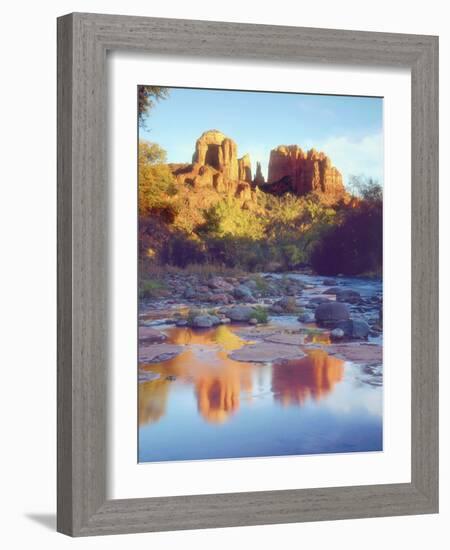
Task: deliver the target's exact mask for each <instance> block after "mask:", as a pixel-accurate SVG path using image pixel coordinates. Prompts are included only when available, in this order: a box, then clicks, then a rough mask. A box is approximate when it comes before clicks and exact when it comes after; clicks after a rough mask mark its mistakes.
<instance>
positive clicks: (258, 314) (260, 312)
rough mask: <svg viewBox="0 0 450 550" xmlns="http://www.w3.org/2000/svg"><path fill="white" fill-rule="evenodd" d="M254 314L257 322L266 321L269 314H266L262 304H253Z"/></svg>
mask: <svg viewBox="0 0 450 550" xmlns="http://www.w3.org/2000/svg"><path fill="white" fill-rule="evenodd" d="M253 310H254V312H255V313H254V314H253V315H252V317H253V318H255V319H256V320H257V321H258V323H263V324H265V323H267V322H268V321H269V316H268V314H267V309H266V308H265V307H262V306H255V307H254V308H253Z"/></svg>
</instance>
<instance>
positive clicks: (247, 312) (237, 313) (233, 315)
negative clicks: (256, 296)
mask: <svg viewBox="0 0 450 550" xmlns="http://www.w3.org/2000/svg"><path fill="white" fill-rule="evenodd" d="M226 315H227V317H228V318H229V319H230V320H231V321H238V322H247V321H249V320H250V319H251V318H252V317H254V316H255V310H254V309H253V308H252V307H250V306H234V307H232V308H231V309H229V310H228V311H227V312H226Z"/></svg>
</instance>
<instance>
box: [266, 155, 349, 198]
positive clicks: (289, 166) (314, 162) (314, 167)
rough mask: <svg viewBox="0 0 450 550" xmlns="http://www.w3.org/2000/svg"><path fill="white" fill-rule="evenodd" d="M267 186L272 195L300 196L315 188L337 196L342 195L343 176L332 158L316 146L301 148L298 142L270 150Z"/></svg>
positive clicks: (343, 192)
mask: <svg viewBox="0 0 450 550" xmlns="http://www.w3.org/2000/svg"><path fill="white" fill-rule="evenodd" d="M268 182H269V185H267V186H265V188H264V190H265V191H267V192H269V193H273V194H276V195H278V194H280V195H281V194H283V193H287V192H290V193H294V194H295V195H298V196H302V195H306V194H307V193H310V192H311V191H315V192H318V193H323V194H324V195H328V196H330V197H333V198H336V199H339V198H341V197H342V196H344V194H345V188H344V184H343V181H342V175H341V173H340V172H339V170H337V169H336V168H335V167H334V166H332V164H331V160H330V159H329V158H328V157H327V156H326V155H325V154H324V153H321V152H318V151H316V150H315V149H310V150H309V151H307V152H306V151H303V150H302V149H301V148H300V147H299V146H298V145H280V146H278V147H277V148H276V149H272V151H271V152H270V160H269V175H268Z"/></svg>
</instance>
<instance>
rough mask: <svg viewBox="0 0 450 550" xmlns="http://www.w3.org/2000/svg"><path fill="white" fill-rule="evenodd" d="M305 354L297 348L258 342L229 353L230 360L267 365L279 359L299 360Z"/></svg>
mask: <svg viewBox="0 0 450 550" xmlns="http://www.w3.org/2000/svg"><path fill="white" fill-rule="evenodd" d="M304 356H305V354H304V353H303V352H302V351H301V350H300V348H298V347H297V346H292V345H285V344H276V343H271V342H260V343H258V344H249V345H248V346H243V347H242V348H240V349H237V350H235V351H233V352H231V353H230V355H229V357H230V359H234V360H235V361H245V362H250V363H269V362H273V361H278V360H281V359H301V358H302V357H304Z"/></svg>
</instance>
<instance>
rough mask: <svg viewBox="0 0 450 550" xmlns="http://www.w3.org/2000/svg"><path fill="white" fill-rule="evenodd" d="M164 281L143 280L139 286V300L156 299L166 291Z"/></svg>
mask: <svg viewBox="0 0 450 550" xmlns="http://www.w3.org/2000/svg"><path fill="white" fill-rule="evenodd" d="M166 288H167V287H166V284H165V283H164V281H160V280H158V279H144V280H143V281H141V283H140V285H139V298H144V299H148V298H158V297H160V296H161V295H162V294H163V293H164V291H165V290H166Z"/></svg>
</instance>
